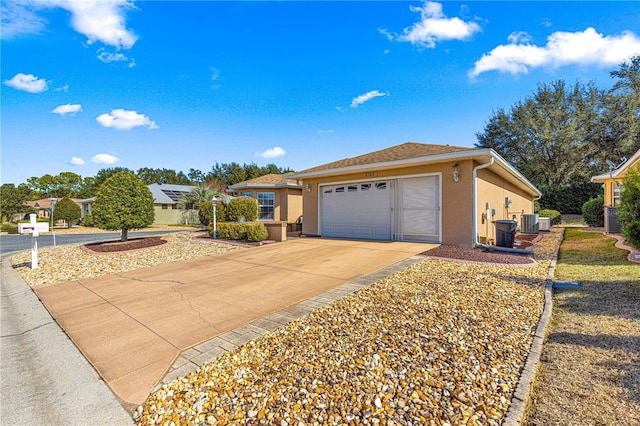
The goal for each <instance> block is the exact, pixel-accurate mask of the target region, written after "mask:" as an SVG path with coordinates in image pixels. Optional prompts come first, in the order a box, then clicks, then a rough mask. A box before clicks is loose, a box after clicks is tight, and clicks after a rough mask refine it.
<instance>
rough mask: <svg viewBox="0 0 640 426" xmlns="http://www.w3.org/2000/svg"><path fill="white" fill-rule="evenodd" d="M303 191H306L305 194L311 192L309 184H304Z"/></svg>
mask: <svg viewBox="0 0 640 426" xmlns="http://www.w3.org/2000/svg"><path fill="white" fill-rule="evenodd" d="M304 189H306V190H307V192H311V185H309V182H307V183H306V184H305V186H304Z"/></svg>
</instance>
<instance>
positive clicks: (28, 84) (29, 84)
mask: <svg viewBox="0 0 640 426" xmlns="http://www.w3.org/2000/svg"><path fill="white" fill-rule="evenodd" d="M4 84H6V85H7V86H9V87H13V88H14V89H16V90H22V91H24V92H29V93H41V92H44V91H45V90H47V89H48V88H49V86H48V84H47V81H46V80H45V79H44V78H38V77H36V76H35V75H33V74H23V73H21V72H20V73H18V74H16V75H14V76H13V78H12V79H11V80H5V81H4Z"/></svg>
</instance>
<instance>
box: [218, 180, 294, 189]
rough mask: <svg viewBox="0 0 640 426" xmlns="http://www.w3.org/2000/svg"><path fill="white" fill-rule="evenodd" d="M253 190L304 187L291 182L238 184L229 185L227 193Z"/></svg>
mask: <svg viewBox="0 0 640 426" xmlns="http://www.w3.org/2000/svg"><path fill="white" fill-rule="evenodd" d="M251 188H256V189H275V188H298V189H302V185H300V184H298V183H291V182H281V183H253V184H246V183H236V184H235V185H229V188H228V189H227V191H229V190H231V191H237V190H240V189H251Z"/></svg>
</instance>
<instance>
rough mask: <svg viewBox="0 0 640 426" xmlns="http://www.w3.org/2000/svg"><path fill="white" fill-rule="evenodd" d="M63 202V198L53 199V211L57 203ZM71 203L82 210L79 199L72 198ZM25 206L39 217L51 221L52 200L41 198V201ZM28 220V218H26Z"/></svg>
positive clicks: (29, 202)
mask: <svg viewBox="0 0 640 426" xmlns="http://www.w3.org/2000/svg"><path fill="white" fill-rule="evenodd" d="M60 200H62V198H54V199H53V209H54V210H55V208H56V203H57V202H58V201H60ZM70 200H71V201H73V202H75V203H76V204H77V205H79V206H80V207H81V208H82V204H81V201H82V200H80V199H78V198H70ZM24 205H25V206H29V207H31V208H33V209H34V210H35V212H36V214H37V215H38V217H39V218H48V219H51V199H49V198H41V199H39V200H34V201H27V202H26V203H24ZM26 217H27V218H28V216H26Z"/></svg>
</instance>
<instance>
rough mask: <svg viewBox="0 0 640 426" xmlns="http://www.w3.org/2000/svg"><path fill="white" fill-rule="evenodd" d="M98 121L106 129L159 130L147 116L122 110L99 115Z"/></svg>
mask: <svg viewBox="0 0 640 426" xmlns="http://www.w3.org/2000/svg"><path fill="white" fill-rule="evenodd" d="M96 121H97V122H98V123H100V124H101V125H102V126H104V127H113V128H114V129H118V130H130V129H133V128H134V127H146V128H148V129H157V128H158V126H157V125H156V122H155V121H152V120H150V119H149V117H147V116H146V115H144V114H138V112H136V111H127V110H125V109H120V108H119V109H113V110H111V112H110V113H109V114H106V113H105V114H101V115H99V116H98V117H97V118H96Z"/></svg>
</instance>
